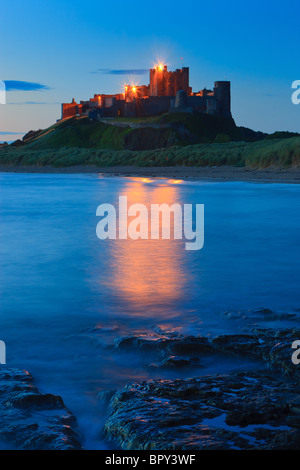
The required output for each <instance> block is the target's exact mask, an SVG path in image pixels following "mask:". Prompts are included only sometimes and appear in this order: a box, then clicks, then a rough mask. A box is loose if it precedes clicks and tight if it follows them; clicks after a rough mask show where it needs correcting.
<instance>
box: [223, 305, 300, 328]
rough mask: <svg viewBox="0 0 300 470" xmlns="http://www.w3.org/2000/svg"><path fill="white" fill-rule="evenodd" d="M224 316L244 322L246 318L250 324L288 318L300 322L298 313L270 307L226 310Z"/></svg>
mask: <svg viewBox="0 0 300 470" xmlns="http://www.w3.org/2000/svg"><path fill="white" fill-rule="evenodd" d="M223 317H224V318H226V319H229V320H237V321H243V322H244V323H245V320H247V322H249V323H250V324H251V323H252V324H253V323H256V322H266V321H267V322H272V321H286V320H292V321H296V322H300V317H299V315H297V314H296V313H291V312H274V311H273V310H270V309H269V308H258V309H255V310H246V311H245V310H241V311H230V312H224V313H223Z"/></svg>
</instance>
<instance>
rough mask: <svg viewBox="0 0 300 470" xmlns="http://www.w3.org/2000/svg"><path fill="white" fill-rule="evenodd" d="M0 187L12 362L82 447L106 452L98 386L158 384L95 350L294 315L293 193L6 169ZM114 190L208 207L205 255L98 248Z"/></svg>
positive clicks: (120, 245) (4, 330)
mask: <svg viewBox="0 0 300 470" xmlns="http://www.w3.org/2000/svg"><path fill="white" fill-rule="evenodd" d="M0 184H1V196H0V197H1V235H0V255H1V271H0V279H1V324H0V339H2V340H4V341H5V342H6V344H7V362H8V366H9V367H21V368H26V369H28V370H29V371H31V372H32V374H33V376H34V378H35V380H36V382H37V384H38V385H39V387H40V389H41V390H43V391H47V392H52V393H58V394H60V395H62V396H63V398H64V401H65V403H66V404H67V406H69V407H70V408H71V410H72V411H74V413H75V414H76V415H77V417H78V420H79V423H80V426H81V431H82V434H83V436H84V439H85V440H86V446H87V447H89V448H103V447H105V445H106V444H105V443H104V442H102V441H101V438H100V437H99V433H100V430H101V426H102V424H103V419H104V416H103V413H104V412H103V410H102V409H101V403H100V402H99V400H98V399H97V394H98V392H99V391H101V390H106V389H110V388H118V387H121V386H122V385H123V384H125V383H128V382H130V380H132V379H133V380H135V379H143V378H147V377H150V376H151V377H153V374H152V375H150V373H149V372H148V371H147V369H145V368H144V365H145V358H142V357H135V356H133V355H129V354H128V355H124V354H123V355H122V356H120V355H118V354H116V353H112V352H110V351H109V350H103V347H101V346H103V345H105V344H107V345H108V344H111V343H112V342H113V339H114V338H115V337H117V336H121V335H126V334H132V333H137V334H148V333H151V332H154V331H156V332H159V331H174V330H175V331H180V332H183V333H192V334H205V335H207V334H213V335H216V334H218V333H223V332H231V333H232V332H235V331H237V328H238V325H237V323H236V322H233V321H230V320H226V319H225V318H224V317H223V316H222V313H223V312H224V311H228V310H248V309H254V308H258V307H267V308H271V309H275V310H277V311H278V310H283V311H287V312H294V311H296V309H298V308H299V307H300V305H299V302H298V292H299V254H300V248H299V233H300V218H299V213H300V198H299V190H300V188H299V186H298V185H287V184H254V183H242V182H234V183H217V182H182V181H174V180H164V179H161V180H155V181H154V180H151V179H149V178H147V179H143V178H117V177H115V178H113V177H103V176H101V175H47V174H45V175H42V174H41V175H40V174H35V175H31V174H30V175H29V174H28V175H27V174H1V175H0ZM119 195H127V197H128V200H129V203H133V202H140V203H144V204H151V203H162V202H166V203H169V204H171V203H175V202H179V203H180V202H181V203H193V204H196V203H198V204H200V203H202V204H203V203H204V204H205V246H204V248H203V249H202V250H201V251H193V252H188V251H186V250H185V249H184V243H183V242H182V241H178V240H169V241H168V240H153V241H151V240H149V241H148V240H143V241H140V240H139V241H132V240H125V241H99V240H98V239H97V237H96V231H95V230H96V224H97V222H98V219H97V217H96V208H97V206H98V205H99V204H101V203H104V202H108V203H117V201H118V197H119ZM243 365H244V363H241V362H239V361H236V362H235V363H234V364H231V365H230V367H237V368H239V367H243ZM228 367H229V365H228V363H227V362H226V361H224V363H222V361H220V363H218V364H215V363H212V362H211V363H210V362H208V363H207V364H206V368H207V370H210V371H214V370H224V369H226V368H228ZM164 375H165V374H164ZM181 375H182V374H181ZM156 376H159V374H158V375H156Z"/></svg>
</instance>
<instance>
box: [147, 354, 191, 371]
mask: <svg viewBox="0 0 300 470" xmlns="http://www.w3.org/2000/svg"><path fill="white" fill-rule="evenodd" d="M189 367H200V361H199V358H198V357H191V358H185V357H180V356H169V357H167V358H165V359H164V360H163V361H161V362H160V363H154V364H150V366H149V369H182V368H189Z"/></svg>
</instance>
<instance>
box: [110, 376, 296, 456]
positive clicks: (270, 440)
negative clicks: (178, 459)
mask: <svg viewBox="0 0 300 470" xmlns="http://www.w3.org/2000/svg"><path fill="white" fill-rule="evenodd" d="M298 395H299V384H298V385H295V384H293V383H291V382H289V381H287V379H285V380H280V379H278V378H275V377H271V376H269V375H268V374H266V372H264V371H262V372H249V373H248V372H244V373H232V374H227V375H212V376H206V377H196V378H191V379H185V380H184V379H178V380H174V381H172V380H150V381H146V382H141V383H134V384H131V385H127V386H126V387H125V388H124V389H123V390H121V391H120V392H118V393H116V394H115V395H114V397H113V398H112V399H111V402H110V408H109V413H110V414H109V417H108V420H107V422H106V424H105V434H106V436H107V438H108V439H110V440H113V441H114V442H116V443H117V445H119V446H121V447H122V448H123V449H126V450H131V449H138V450H140V449H156V450H160V449H163V450H175V449H187V450H196V449H199V450H202V449H232V448H234V449H254V448H255V449H283V448H286V446H287V445H288V448H290V449H296V448H298V447H299V427H298V426H299V415H298V414H297V413H295V412H294V410H293V408H291V407H290V405H289V404H290V403H294V402H295V400H297V396H298Z"/></svg>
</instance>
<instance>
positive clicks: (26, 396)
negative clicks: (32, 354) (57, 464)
mask: <svg viewBox="0 0 300 470" xmlns="http://www.w3.org/2000/svg"><path fill="white" fill-rule="evenodd" d="M0 423H1V425H0V442H1V441H2V442H5V443H7V444H9V445H10V446H12V447H15V448H17V449H34V450H72V449H80V448H81V444H80V441H79V435H78V433H77V422H76V419H75V417H74V416H73V415H72V413H71V412H70V411H69V410H68V409H67V408H66V407H65V405H64V403H63V400H62V399H61V397H59V396H56V395H51V394H43V393H40V392H39V390H38V389H37V387H36V386H35V385H34V384H33V380H32V377H31V375H30V374H29V373H28V372H26V371H21V370H17V369H5V368H4V369H0Z"/></svg>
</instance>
